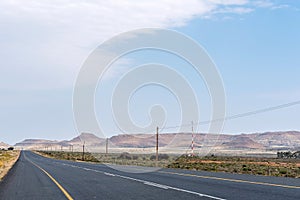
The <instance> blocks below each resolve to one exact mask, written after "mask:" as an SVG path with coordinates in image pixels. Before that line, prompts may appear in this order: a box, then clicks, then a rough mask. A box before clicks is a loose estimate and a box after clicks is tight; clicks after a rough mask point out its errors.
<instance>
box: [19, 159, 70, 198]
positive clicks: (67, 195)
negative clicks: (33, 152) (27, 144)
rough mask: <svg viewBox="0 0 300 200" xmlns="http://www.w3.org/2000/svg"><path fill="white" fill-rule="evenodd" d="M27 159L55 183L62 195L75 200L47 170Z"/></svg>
mask: <svg viewBox="0 0 300 200" xmlns="http://www.w3.org/2000/svg"><path fill="white" fill-rule="evenodd" d="M24 156H25V154H24ZM25 157H26V156H25ZM26 159H27V160H28V161H29V162H31V163H32V164H33V165H34V166H36V167H37V168H39V169H40V170H41V171H42V172H44V173H45V174H46V175H47V176H48V177H49V178H50V179H51V180H52V181H53V182H54V183H55V185H56V186H57V187H58V188H59V189H60V190H61V191H62V193H64V195H65V196H66V198H67V199H68V200H73V198H72V196H71V195H70V194H69V193H68V192H67V191H66V190H65V189H64V188H63V187H62V186H61V185H60V184H59V183H58V182H57V181H56V180H55V178H53V177H52V176H51V175H50V174H49V173H48V172H47V171H46V170H44V169H43V168H41V167H40V166H39V165H37V164H36V163H34V162H33V161H31V160H29V159H28V158H27V157H26Z"/></svg>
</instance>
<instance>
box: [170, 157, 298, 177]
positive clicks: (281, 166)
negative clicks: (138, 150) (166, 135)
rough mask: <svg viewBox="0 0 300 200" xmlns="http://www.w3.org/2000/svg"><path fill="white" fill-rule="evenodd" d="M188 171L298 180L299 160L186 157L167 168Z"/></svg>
mask: <svg viewBox="0 0 300 200" xmlns="http://www.w3.org/2000/svg"><path fill="white" fill-rule="evenodd" d="M168 167H169V168H181V169H190V170H204V171H216V172H229V173H239V174H253V175H264V176H282V177H293V178H300V160H299V159H276V158H258V157H255V158H249V157H219V156H218V157H216V156H214V157H186V156H182V157H180V158H178V159H177V160H176V161H175V162H173V163H172V164H170V165H169V166H168Z"/></svg>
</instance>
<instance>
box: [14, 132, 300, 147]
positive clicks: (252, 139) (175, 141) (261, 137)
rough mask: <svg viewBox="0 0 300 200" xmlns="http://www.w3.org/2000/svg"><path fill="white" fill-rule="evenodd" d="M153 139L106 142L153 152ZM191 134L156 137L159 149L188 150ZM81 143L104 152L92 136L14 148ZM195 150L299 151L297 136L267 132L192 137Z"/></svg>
mask: <svg viewBox="0 0 300 200" xmlns="http://www.w3.org/2000/svg"><path fill="white" fill-rule="evenodd" d="M155 138H156V136H155V135H150V134H121V135H117V136H112V137H111V138H108V144H109V147H110V148H122V149H126V148H152V147H155V145H156V139H155ZM191 141H192V134H191V133H167V134H160V135H159V146H160V147H164V148H173V149H176V148H179V149H180V148H181V149H184V148H185V149H188V148H189V147H190V146H191ZM83 143H84V144H85V146H86V147H88V148H90V149H104V148H105V144H106V139H105V138H99V137H97V136H96V135H94V134H91V133H82V134H81V135H79V136H77V137H75V138H73V139H71V140H64V141H56V140H45V139H26V140H24V141H22V142H19V143H17V144H15V147H16V148H18V149H47V150H59V149H61V150H70V149H71V148H73V149H78V148H82V145H83ZM194 146H195V148H201V147H205V146H214V147H215V148H217V149H219V150H220V151H221V150H249V149H252V150H258V151H265V150H274V151H275V150H276V151H277V150H278V151H281V150H282V151H284V150H299V149H300V132H298V131H285V132H266V133H253V134H239V135H229V134H219V135H216V134H203V133H199V134H194Z"/></svg>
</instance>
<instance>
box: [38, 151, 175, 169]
mask: <svg viewBox="0 0 300 200" xmlns="http://www.w3.org/2000/svg"><path fill="white" fill-rule="evenodd" d="M37 153H39V154H41V155H44V156H47V157H51V158H55V159H63V160H73V161H76V160H77V161H82V152H59V151H37ZM177 157H178V156H176V155H168V154H159V156H158V158H159V161H158V166H159V167H167V166H168V164H170V163H172V162H174V161H175V159H176V158H177ZM155 158H156V156H155V155H153V154H130V153H128V152H123V153H110V154H107V155H106V154H103V153H85V156H84V161H86V162H99V163H110V164H118V165H138V166H156V162H155Z"/></svg>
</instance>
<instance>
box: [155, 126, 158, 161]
mask: <svg viewBox="0 0 300 200" xmlns="http://www.w3.org/2000/svg"><path fill="white" fill-rule="evenodd" d="M155 164H156V167H157V166H158V127H156V163H155Z"/></svg>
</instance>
